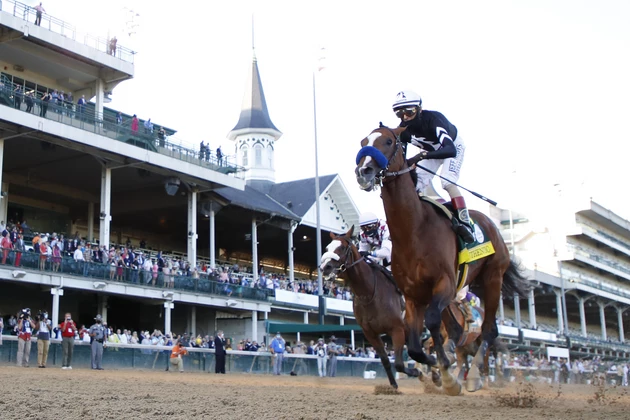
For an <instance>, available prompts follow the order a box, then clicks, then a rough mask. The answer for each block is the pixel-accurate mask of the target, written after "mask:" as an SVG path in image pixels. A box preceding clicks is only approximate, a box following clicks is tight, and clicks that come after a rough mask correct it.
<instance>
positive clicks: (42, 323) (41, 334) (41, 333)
mask: <svg viewBox="0 0 630 420" xmlns="http://www.w3.org/2000/svg"><path fill="white" fill-rule="evenodd" d="M38 317H39V320H38V323H37V329H38V331H37V366H39V367H40V368H45V367H46V362H47V361H48V349H49V348H50V332H51V330H52V325H51V323H50V320H49V319H48V312H41V313H39V314H38Z"/></svg>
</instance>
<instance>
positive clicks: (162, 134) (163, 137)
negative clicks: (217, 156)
mask: <svg viewBox="0 0 630 420" xmlns="http://www.w3.org/2000/svg"><path fill="white" fill-rule="evenodd" d="M158 140H159V141H160V147H165V146H166V131H165V130H164V127H160V129H159V130H158ZM140 248H144V246H142V245H140Z"/></svg>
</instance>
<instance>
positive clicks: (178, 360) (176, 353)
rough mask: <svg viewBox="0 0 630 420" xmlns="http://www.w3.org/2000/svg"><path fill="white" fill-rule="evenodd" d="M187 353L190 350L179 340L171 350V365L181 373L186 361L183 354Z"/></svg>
mask: <svg viewBox="0 0 630 420" xmlns="http://www.w3.org/2000/svg"><path fill="white" fill-rule="evenodd" d="M186 354H188V351H187V350H186V348H185V347H184V346H182V343H181V341H179V340H177V343H176V344H175V346H173V350H172V351H171V358H170V363H171V365H173V366H176V367H177V369H178V370H179V372H180V373H182V372H184V361H183V360H182V356H184V355H186ZM166 370H168V368H166ZM223 373H225V372H223Z"/></svg>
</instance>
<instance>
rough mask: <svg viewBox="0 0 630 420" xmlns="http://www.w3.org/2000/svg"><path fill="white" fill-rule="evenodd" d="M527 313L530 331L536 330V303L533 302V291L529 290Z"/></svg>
mask: <svg viewBox="0 0 630 420" xmlns="http://www.w3.org/2000/svg"><path fill="white" fill-rule="evenodd" d="M527 303H528V306H529V308H528V312H529V327H530V328H531V329H532V330H535V329H536V302H535V300H534V290H530V292H529V297H528V298H527Z"/></svg>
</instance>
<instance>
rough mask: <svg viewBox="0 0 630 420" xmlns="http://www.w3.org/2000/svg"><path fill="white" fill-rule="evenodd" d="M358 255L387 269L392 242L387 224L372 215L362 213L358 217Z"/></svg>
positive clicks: (390, 258) (390, 257) (389, 262)
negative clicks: (359, 228)
mask: <svg viewBox="0 0 630 420" xmlns="http://www.w3.org/2000/svg"><path fill="white" fill-rule="evenodd" d="M359 226H360V227H361V233H360V234H359V239H360V242H359V253H360V254H361V255H362V256H364V257H366V256H367V257H369V258H371V259H372V260H376V261H378V263H379V264H381V265H383V266H385V267H387V266H389V265H390V264H391V260H392V240H391V238H390V236H389V228H388V227H387V223H386V222H384V221H382V220H379V218H378V217H376V215H375V214H374V213H362V214H361V216H360V217H359Z"/></svg>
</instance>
